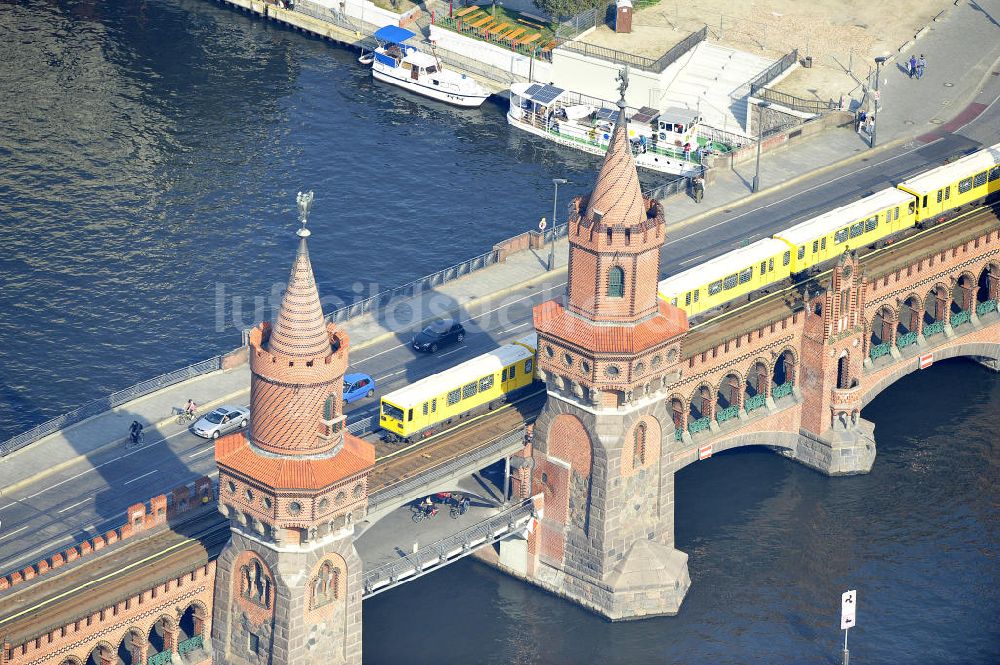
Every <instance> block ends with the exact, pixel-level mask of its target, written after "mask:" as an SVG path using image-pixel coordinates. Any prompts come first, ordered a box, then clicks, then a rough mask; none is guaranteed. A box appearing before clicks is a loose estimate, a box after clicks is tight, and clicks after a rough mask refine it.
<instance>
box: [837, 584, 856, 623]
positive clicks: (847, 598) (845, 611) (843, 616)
mask: <svg viewBox="0 0 1000 665" xmlns="http://www.w3.org/2000/svg"><path fill="white" fill-rule="evenodd" d="M857 609H858V592H857V590H856V589H852V590H850V591H845V592H844V593H843V595H841V597H840V628H841V629H842V630H847V629H848V628H854V626H855V623H856V618H857V616H856V615H857Z"/></svg>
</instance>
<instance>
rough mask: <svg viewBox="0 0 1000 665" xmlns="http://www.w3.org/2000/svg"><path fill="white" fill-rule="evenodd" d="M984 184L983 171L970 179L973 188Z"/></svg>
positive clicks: (984, 176) (984, 172) (984, 174)
mask: <svg viewBox="0 0 1000 665" xmlns="http://www.w3.org/2000/svg"><path fill="white" fill-rule="evenodd" d="M985 184H986V171H983V172H982V173H977V174H976V177H974V178H973V179H972V186H973V187H982V186H983V185H985Z"/></svg>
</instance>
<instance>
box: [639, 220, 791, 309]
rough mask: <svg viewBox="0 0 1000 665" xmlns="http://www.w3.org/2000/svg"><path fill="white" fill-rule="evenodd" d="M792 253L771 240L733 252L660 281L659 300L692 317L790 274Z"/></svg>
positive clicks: (782, 243) (786, 247) (779, 242)
mask: <svg viewBox="0 0 1000 665" xmlns="http://www.w3.org/2000/svg"><path fill="white" fill-rule="evenodd" d="M790 264H791V250H789V248H788V246H787V245H786V244H785V243H784V242H782V241H780V240H775V239H773V238H765V239H763V240H758V241H757V242H755V243H752V244H750V245H747V246H746V247H740V248H739V249H734V250H733V251H731V252H727V253H725V254H723V255H722V256H717V257H715V258H714V259H711V260H710V261H706V262H705V263H702V264H701V265H698V266H695V267H693V268H690V269H688V270H685V271H684V272H681V273H678V274H676V275H673V276H671V277H667V278H666V279H664V280H662V281H660V283H659V285H658V289H659V293H660V297H661V298H663V299H664V300H666V301H667V302H669V303H671V304H673V305H676V306H677V307H679V308H681V309H683V310H684V311H685V312H686V313H687V315H688V316H694V315H695V314H698V313H700V312H704V311H705V310H708V309H712V308H713V307H716V306H718V305H721V304H722V303H724V302H727V301H730V300H732V299H734V298H738V297H740V296H742V295H745V294H747V293H750V292H752V291H756V290H757V289H759V288H761V287H763V286H767V285H768V284H770V283H772V282H777V281H780V280H783V279H785V278H786V277H788V275H789V274H790Z"/></svg>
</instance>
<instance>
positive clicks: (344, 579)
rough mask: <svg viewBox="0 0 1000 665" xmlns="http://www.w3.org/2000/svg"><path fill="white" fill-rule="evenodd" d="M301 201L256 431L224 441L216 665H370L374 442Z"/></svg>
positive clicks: (260, 383) (269, 337)
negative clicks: (359, 538) (347, 378)
mask: <svg viewBox="0 0 1000 665" xmlns="http://www.w3.org/2000/svg"><path fill="white" fill-rule="evenodd" d="M311 200H312V194H311V193H310V194H308V195H303V194H299V211H300V217H301V220H302V225H303V226H302V228H301V229H300V230H299V231H298V235H299V248H298V253H297V255H296V257H295V262H294V264H293V265H292V271H291V275H290V277H289V279H288V288H287V290H286V291H285V293H284V296H283V297H282V301H281V307H280V309H279V312H278V318H277V321H276V322H275V323H274V325H273V326H272V325H271V324H269V323H262V324H260V325H259V326H257V327H256V328H254V329H253V331H251V333H250V349H249V352H250V372H251V378H250V427H249V431H247V432H245V433H244V432H238V433H235V434H230V435H228V436H225V437H223V438H220V439H219V440H218V441H217V442H216V446H215V458H216V461H217V463H218V466H219V510H220V511H221V512H222V514H223V515H225V516H227V517H228V518H229V520H230V533H231V535H230V540H229V543H228V544H227V545H226V547H225V549H224V550H223V551H222V553H221V554H220V555H219V558H218V562H217V577H216V586H215V606H214V613H213V622H212V642H213V648H214V651H215V659H216V662H224V663H232V664H251V663H252V664H255V665H257V664H259V665H265V664H267V665H284V664H286V663H288V664H291V663H317V664H319V663H323V664H328V663H360V662H361V573H362V566H361V560H360V559H359V557H358V554H357V552H356V551H355V549H354V543H353V533H354V524H355V523H356V522H357V521H358V520H359V519H361V518H362V517H364V514H365V510H366V508H367V503H368V495H367V476H368V472H369V471H370V469H371V468H372V466H373V465H374V463H375V451H374V448H373V447H372V446H371V444H369V443H367V442H365V441H362V440H361V439H358V438H356V437H354V436H352V435H351V434H350V433H348V432H347V431H346V430H345V427H344V425H345V423H344V415H343V409H342V390H343V378H344V372H345V370H346V369H347V353H348V346H349V344H348V338H347V334H346V333H345V332H344V331H342V330H339V329H338V328H337V327H336V326H335V325H333V324H328V323H327V322H326V321H325V320H324V319H323V312H322V309H321V307H320V300H319V293H318V292H317V290H316V280H315V278H314V277H313V271H312V265H311V264H310V262H309V249H308V246H307V238H308V236H309V231H308V230H307V229H306V228H305V222H306V216H307V214H308V208H309V204H310V202H311Z"/></svg>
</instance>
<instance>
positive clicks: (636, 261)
mask: <svg viewBox="0 0 1000 665" xmlns="http://www.w3.org/2000/svg"><path fill="white" fill-rule="evenodd" d="M619 80H620V81H621V83H622V85H621V92H622V99H621V100H620V101H619V102H618V106H619V109H621V110H620V111H619V114H618V121H617V122H616V124H615V128H614V132H613V136H612V140H611V143H610V145H609V147H608V152H607V155H606V156H605V159H604V163H603V165H602V166H601V170H600V174H599V175H598V177H597V183H596V185H595V186H594V190H593V192H592V193H591V194H590V196H589V197H579V198H577V199H575V200H574V202H573V204H572V207H573V208H574V210H573V211H572V212H571V214H570V220H569V274H568V280H567V287H566V295H565V298H564V300H563V301H562V302H558V301H555V300H553V301H549V302H545V303H542V304H541V305H538V306H537V307H536V308H535V311H534V322H535V328H536V329H537V331H538V366H539V370H540V371H539V375H540V376H541V378H542V379H543V380H544V381H546V383H547V389H548V400H547V402H546V405H545V408H544V410H543V412H542V414H541V415H540V417H539V418H538V421H537V423H536V425H535V437H534V441H535V444H534V449H533V452H532V456H533V458H534V463H535V464H534V470H533V473H532V486H533V491H535V492H539V491H541V492H543V493H544V497H545V499H544V501H545V503H544V505H545V511H544V518H543V519H542V520H541V521H540V522H539V525H538V532H537V533H536V534H535V535H534V537H533V540H532V541H531V544H530V545H529V548H530V549H529V551H530V553H531V554H532V555H533V557H532V558H533V561H534V564H533V570H532V567H531V566H529V571H528V576H529V578H531V579H532V580H533V581H534V582H536V583H538V584H539V585H541V586H543V587H544V588H548V589H550V590H552V591H554V592H556V593H558V594H560V595H564V596H567V597H569V598H571V599H573V600H575V601H577V602H579V603H581V604H583V605H585V606H587V607H590V608H591V609H593V610H595V611H597V612H599V613H601V614H603V615H605V616H607V617H609V618H611V619H627V618H633V617H639V616H649V615H658V614H676V613H677V611H678V609H679V607H680V604H681V601H682V600H683V598H684V595H685V593H686V592H687V589H688V587H689V586H690V578H689V577H688V570H687V555H686V554H684V553H682V552H680V551H678V550H677V549H675V548H674V514H673V511H674V505H673V494H674V491H673V483H674V476H673V471H672V470H669V469H668V468H667V467H668V461H669V454H668V450H667V449H668V442H670V441H673V438H674V424H673V420H672V417H671V415H670V414H669V413H668V412H667V410H666V407H665V399H664V397H665V394H664V391H663V389H664V387H665V386H667V385H669V384H670V383H672V382H673V381H676V380H677V378H678V375H677V373H676V367H677V359H678V356H679V354H680V340H681V338H682V337H683V336H684V333H685V331H686V330H687V329H688V323H687V317H686V316H685V314H684V312H683V311H681V310H679V309H678V308H676V307H674V306H672V305H669V304H667V303H665V302H663V301H662V300H661V299H660V298H658V297H657V282H658V278H659V273H660V250H661V248H662V246H663V243H664V240H665V237H666V225H665V222H664V218H663V209H662V206H661V205H660V204H659V203H658V202H656V201H655V200H653V199H646V198H644V197H643V196H642V193H641V191H640V186H639V178H638V174H637V173H636V167H635V161H634V160H633V157H632V152H631V149H630V146H629V141H628V132H627V127H626V125H627V120H626V118H625V101H624V90H625V87H626V86H627V80H626V78H625V76H622V77H620V78H619ZM532 550H533V551H532Z"/></svg>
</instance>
